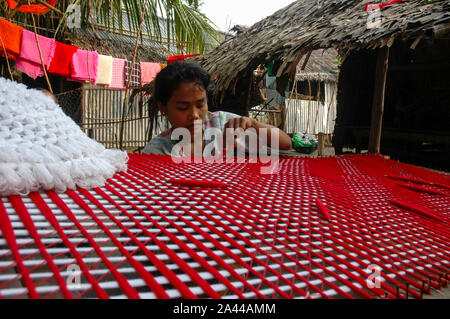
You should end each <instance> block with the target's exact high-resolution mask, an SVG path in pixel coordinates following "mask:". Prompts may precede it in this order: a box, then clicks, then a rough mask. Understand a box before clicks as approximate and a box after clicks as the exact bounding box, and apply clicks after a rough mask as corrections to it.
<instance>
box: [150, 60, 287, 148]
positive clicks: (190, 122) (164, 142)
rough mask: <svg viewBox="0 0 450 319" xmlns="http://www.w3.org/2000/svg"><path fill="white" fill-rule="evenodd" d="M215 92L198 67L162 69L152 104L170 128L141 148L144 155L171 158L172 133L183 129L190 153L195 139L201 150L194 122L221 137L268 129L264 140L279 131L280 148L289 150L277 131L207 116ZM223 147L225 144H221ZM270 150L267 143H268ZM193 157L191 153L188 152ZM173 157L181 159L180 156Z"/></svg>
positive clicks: (246, 121) (222, 114)
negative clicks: (233, 132)
mask: <svg viewBox="0 0 450 319" xmlns="http://www.w3.org/2000/svg"><path fill="white" fill-rule="evenodd" d="M213 88H214V85H213V83H212V82H211V79H210V76H209V74H208V73H207V72H206V71H205V70H204V69H202V68H201V67H200V65H198V64H195V63H189V62H176V63H173V64H170V65H168V66H167V67H166V68H164V69H162V70H161V71H160V72H159V73H158V75H157V76H156V78H155V80H154V94H153V103H155V104H156V106H157V108H158V110H159V111H160V112H161V114H162V115H163V116H166V117H167V119H168V121H169V123H170V124H171V128H170V129H169V130H167V131H165V132H163V133H161V134H160V135H158V136H156V137H154V138H153V139H152V140H151V141H150V142H149V143H148V144H147V146H146V147H145V148H144V153H153V154H163V155H174V154H173V152H172V149H173V146H174V145H175V144H177V143H178V142H179V141H177V140H172V139H171V135H172V132H173V130H175V129H177V128H186V129H188V130H189V132H190V136H191V149H192V150H193V149H194V137H197V138H198V137H199V136H201V141H196V142H197V143H202V144H201V145H202V149H203V148H204V147H205V145H207V144H208V142H209V141H204V139H203V135H202V133H200V135H199V134H194V133H195V132H194V128H195V126H194V122H196V121H197V123H200V122H198V121H201V123H202V131H203V132H205V130H206V129H209V128H217V129H219V130H220V131H221V132H222V133H223V132H224V130H225V129H226V128H233V129H238V128H241V129H243V130H244V131H245V130H247V129H249V128H254V129H255V130H256V133H258V132H259V130H260V129H261V128H267V129H268V130H267V140H268V141H270V140H271V133H273V132H274V130H277V131H278V136H279V148H280V149H283V150H284V149H290V148H291V146H292V142H291V138H290V137H289V136H288V135H287V134H286V133H284V132H283V131H281V130H279V129H278V128H276V127H274V126H271V125H268V124H263V123H260V122H258V121H256V120H255V119H251V118H249V117H245V116H243V117H241V116H239V115H236V114H232V113H228V112H222V111H219V112H215V113H212V112H208V101H207V94H208V92H210V91H212V90H213ZM223 145H225V144H223ZM268 146H270V143H268ZM191 154H193V152H191ZM175 155H179V156H183V155H185V154H183V152H178V153H177V154H175Z"/></svg>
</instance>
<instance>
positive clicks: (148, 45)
mask: <svg viewBox="0 0 450 319" xmlns="http://www.w3.org/2000/svg"><path fill="white" fill-rule="evenodd" d="M70 42H71V44H73V45H76V46H77V47H79V48H81V49H84V50H91V51H94V50H95V51H97V52H98V53H100V54H103V55H110V56H113V57H115V58H122V59H126V60H129V61H131V60H132V59H133V55H134V47H135V45H136V37H135V35H120V34H117V33H114V32H109V31H106V30H101V29H97V30H96V31H95V32H93V31H92V30H91V29H87V30H79V31H78V33H77V34H73V35H72V36H71V38H70ZM174 54H175V53H174V52H171V51H169V50H168V48H167V45H164V44H159V43H157V42H155V41H151V40H148V39H146V38H144V39H143V40H142V41H139V45H138V49H137V53H136V61H138V62H139V61H148V62H165V61H167V58H168V57H169V56H171V55H174Z"/></svg>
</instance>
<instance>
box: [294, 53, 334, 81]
mask: <svg viewBox="0 0 450 319" xmlns="http://www.w3.org/2000/svg"><path fill="white" fill-rule="evenodd" d="M338 56H339V55H338V52H337V51H336V50H335V49H327V50H324V49H319V50H314V51H312V52H311V56H310V57H309V59H308V60H307V61H306V65H305V68H304V70H302V67H303V66H304V64H303V63H302V62H300V63H299V64H297V71H296V75H295V78H296V79H297V80H299V81H306V80H315V81H321V82H337V78H338V72H337V70H336V68H337V64H335V63H333V61H334V60H335V59H336V58H338ZM305 59H306V57H305Z"/></svg>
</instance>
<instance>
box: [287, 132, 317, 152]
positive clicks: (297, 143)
mask: <svg viewBox="0 0 450 319" xmlns="http://www.w3.org/2000/svg"><path fill="white" fill-rule="evenodd" d="M292 144H293V147H294V149H295V150H296V151H297V152H299V153H306V154H310V153H312V152H313V151H314V150H315V149H316V148H317V140H316V138H315V137H314V136H311V135H307V134H299V133H296V134H294V136H293V137H292Z"/></svg>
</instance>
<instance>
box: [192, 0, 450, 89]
mask: <svg viewBox="0 0 450 319" xmlns="http://www.w3.org/2000/svg"><path fill="white" fill-rule="evenodd" d="M368 2H376V1H368V0H365V1H361V0H300V1H296V2H293V3H292V4H291V5H289V6H287V7H285V8H283V9H281V10H279V11H277V12H275V13H274V14H273V15H271V16H269V17H267V18H265V19H263V20H261V21H259V22H257V23H256V24H254V25H253V26H252V27H251V28H250V29H249V30H247V31H245V32H243V33H241V34H239V35H236V36H235V37H234V38H233V39H232V40H231V41H226V42H224V43H223V44H221V45H220V46H219V47H217V48H216V49H214V50H213V51H211V52H209V53H208V54H205V55H202V56H198V57H195V58H193V59H191V61H195V62H198V63H200V64H201V65H202V66H203V67H204V68H205V69H206V70H208V71H209V72H210V74H211V75H212V76H213V77H215V78H216V94H218V93H220V92H222V96H223V94H224V92H225V91H226V90H232V91H234V90H235V89H236V86H237V82H238V80H239V78H243V77H246V76H247V77H248V74H249V73H250V72H251V70H253V69H255V68H256V66H257V65H258V64H262V63H267V62H269V61H272V60H275V61H279V62H280V66H279V68H278V71H277V76H281V75H283V74H286V73H289V74H293V73H294V72H295V70H296V66H297V65H298V64H299V62H300V61H301V58H302V57H303V56H305V55H306V54H307V53H308V52H309V51H312V50H315V49H319V48H329V47H334V48H336V49H338V50H339V51H340V53H342V54H343V55H345V52H349V50H353V49H359V48H376V47H380V46H385V45H389V46H390V45H392V43H393V42H394V40H395V39H398V38H402V39H411V38H413V39H415V38H418V37H420V36H424V35H425V36H427V35H431V36H435V35H442V34H444V35H448V33H449V30H450V1H449V0H443V1H438V2H433V3H431V4H427V3H426V1H425V0H408V1H405V2H398V3H395V4H393V5H391V6H388V7H386V8H384V9H382V18H383V21H382V24H381V27H380V28H375V29H369V28H367V21H368V13H367V12H366V11H365V10H364V6H365V4H366V3H368Z"/></svg>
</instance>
